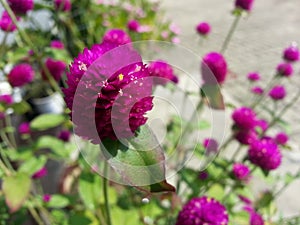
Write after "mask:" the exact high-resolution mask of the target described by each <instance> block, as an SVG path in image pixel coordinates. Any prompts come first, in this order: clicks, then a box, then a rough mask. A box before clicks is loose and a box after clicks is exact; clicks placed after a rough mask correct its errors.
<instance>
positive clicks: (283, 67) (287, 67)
mask: <svg viewBox="0 0 300 225" xmlns="http://www.w3.org/2000/svg"><path fill="white" fill-rule="evenodd" d="M293 72H294V69H293V66H292V65H291V64H290V63H280V64H279V65H278V66H277V73H278V75H280V76H283V77H290V76H291V75H292V74H293Z"/></svg>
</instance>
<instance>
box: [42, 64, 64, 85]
mask: <svg viewBox="0 0 300 225" xmlns="http://www.w3.org/2000/svg"><path fill="white" fill-rule="evenodd" d="M45 65H46V67H47V69H48V71H49V73H50V74H51V75H52V77H53V78H54V80H56V81H60V79H61V77H62V75H63V73H64V72H65V70H66V63H65V62H63V61H60V60H55V59H51V58H47V59H46V61H45ZM42 76H43V78H44V80H48V78H47V75H46V72H45V71H42Z"/></svg>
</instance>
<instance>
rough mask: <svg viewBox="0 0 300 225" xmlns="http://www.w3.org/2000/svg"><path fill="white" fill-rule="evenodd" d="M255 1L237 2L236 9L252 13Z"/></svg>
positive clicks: (238, 0)
mask: <svg viewBox="0 0 300 225" xmlns="http://www.w3.org/2000/svg"><path fill="white" fill-rule="evenodd" d="M253 3H254V0H236V1H235V7H236V8H240V9H243V10H246V11H251V9H252V7H253Z"/></svg>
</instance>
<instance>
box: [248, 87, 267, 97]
mask: <svg viewBox="0 0 300 225" xmlns="http://www.w3.org/2000/svg"><path fill="white" fill-rule="evenodd" d="M251 92H252V93H253V94H256V95H262V94H263V93H264V89H262V87H260V86H254V87H252V88H251Z"/></svg>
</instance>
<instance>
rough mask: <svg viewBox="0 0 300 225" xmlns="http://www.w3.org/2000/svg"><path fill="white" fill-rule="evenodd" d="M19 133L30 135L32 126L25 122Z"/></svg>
mask: <svg viewBox="0 0 300 225" xmlns="http://www.w3.org/2000/svg"><path fill="white" fill-rule="evenodd" d="M18 131H19V133H20V134H30V133H31V130H30V124H29V123H28V122H23V123H21V124H20V125H19V127H18Z"/></svg>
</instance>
